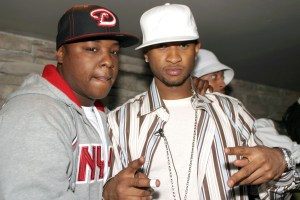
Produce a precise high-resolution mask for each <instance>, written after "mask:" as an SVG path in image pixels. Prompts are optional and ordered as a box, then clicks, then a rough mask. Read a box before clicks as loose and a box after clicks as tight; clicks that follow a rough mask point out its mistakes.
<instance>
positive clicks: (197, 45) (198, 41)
mask: <svg viewBox="0 0 300 200" xmlns="http://www.w3.org/2000/svg"><path fill="white" fill-rule="evenodd" d="M200 47H201V43H200V40H199V39H198V40H197V42H196V45H195V52H196V54H198V52H199V50H200Z"/></svg>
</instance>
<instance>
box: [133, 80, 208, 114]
mask: <svg viewBox="0 0 300 200" xmlns="http://www.w3.org/2000/svg"><path fill="white" fill-rule="evenodd" d="M212 102H213V101H212V100H210V99H209V98H207V97H206V96H202V95H199V94H196V93H195V92H193V96H192V99H191V103H192V106H193V108H194V109H204V110H206V108H207V104H210V103H212ZM160 108H164V109H166V106H165V104H164V102H163V100H162V98H161V97H160V95H159V92H158V89H157V87H156V84H155V81H154V79H153V80H152V83H151V85H150V89H149V90H148V91H147V92H146V95H145V98H144V100H143V102H142V104H141V111H140V113H139V115H140V116H143V115H147V114H149V113H151V112H153V111H156V110H158V109H160Z"/></svg>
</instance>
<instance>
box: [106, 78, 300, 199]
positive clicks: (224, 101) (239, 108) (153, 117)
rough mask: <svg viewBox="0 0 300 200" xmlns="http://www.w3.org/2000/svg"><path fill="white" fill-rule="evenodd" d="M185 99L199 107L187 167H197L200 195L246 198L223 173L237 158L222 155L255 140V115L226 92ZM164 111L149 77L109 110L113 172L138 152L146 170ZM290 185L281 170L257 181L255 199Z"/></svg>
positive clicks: (292, 178)
mask: <svg viewBox="0 0 300 200" xmlns="http://www.w3.org/2000/svg"><path fill="white" fill-rule="evenodd" d="M191 104H192V106H193V108H194V109H196V110H199V111H198V119H199V120H198V124H197V140H196V141H197V143H196V145H197V157H198V159H197V169H193V170H197V174H198V179H197V180H198V181H197V182H198V186H197V187H198V193H199V195H200V199H214V200H217V199H222V200H224V199H248V193H247V187H246V186H236V187H234V188H229V187H228V186H227V180H228V179H229V177H230V176H231V175H233V174H234V173H236V172H237V171H238V169H237V168H236V167H235V166H233V164H232V162H233V161H234V160H236V159H240V157H238V156H232V155H231V156H228V155H226V154H225V153H224V148H225V147H234V146H255V145H257V144H256V143H255V136H254V134H253V131H254V120H255V119H254V118H253V117H252V115H251V114H250V113H249V112H248V111H247V110H246V109H245V108H244V106H243V105H242V104H241V102H239V101H238V100H237V99H235V98H233V97H229V96H226V95H221V94H206V95H205V96H200V95H196V94H194V95H193V97H192V100H191ZM168 115H169V113H168V110H167V109H166V107H165V105H164V103H163V101H162V99H161V98H160V96H159V93H158V91H157V87H156V85H155V82H154V81H153V82H152V84H151V86H150V90H149V91H147V92H144V93H142V94H140V95H137V96H136V97H135V98H133V99H130V100H129V101H127V102H126V103H125V104H124V105H122V106H120V107H118V108H116V109H115V110H113V111H112V112H110V113H109V115H108V124H109V129H110V137H111V139H112V142H113V148H114V154H115V159H113V164H112V165H113V171H112V173H113V175H115V174H117V173H118V172H119V171H120V170H122V169H124V168H126V167H127V165H128V163H129V162H130V161H132V160H134V159H137V158H139V157H140V156H142V155H144V156H145V157H146V162H145V164H144V166H143V171H144V172H145V173H146V174H149V171H151V164H152V158H153V155H154V154H155V150H156V147H157V144H158V142H159V141H160V140H161V136H160V135H159V134H157V133H158V132H159V130H160V129H163V128H164V125H165V124H166V123H167V120H168ZM186 156H190V155H186ZM174 159H176V158H174ZM166 167H167V166H166ZM278 183H279V184H278ZM293 187H295V176H294V171H291V172H289V173H284V174H283V175H282V177H281V179H280V180H278V182H275V181H272V182H271V183H267V184H263V185H261V186H260V187H259V190H258V191H259V195H260V198H261V199H279V198H282V197H283V196H284V192H285V191H287V190H289V189H291V188H293Z"/></svg>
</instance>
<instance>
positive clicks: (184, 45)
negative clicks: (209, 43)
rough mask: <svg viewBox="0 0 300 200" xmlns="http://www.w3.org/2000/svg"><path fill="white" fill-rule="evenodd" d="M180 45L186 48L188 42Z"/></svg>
mask: <svg viewBox="0 0 300 200" xmlns="http://www.w3.org/2000/svg"><path fill="white" fill-rule="evenodd" d="M180 46H181V47H182V48H186V47H188V46H189V44H186V43H183V44H181V45H180Z"/></svg>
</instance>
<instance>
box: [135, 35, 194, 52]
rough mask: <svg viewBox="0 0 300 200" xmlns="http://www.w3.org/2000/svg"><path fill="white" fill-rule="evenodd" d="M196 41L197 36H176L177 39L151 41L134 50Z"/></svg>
mask: <svg viewBox="0 0 300 200" xmlns="http://www.w3.org/2000/svg"><path fill="white" fill-rule="evenodd" d="M197 39H199V37H198V36H178V37H168V38H160V39H157V40H151V41H148V42H145V43H143V44H142V45H140V46H138V47H137V48H135V50H138V49H141V48H144V47H148V46H151V45H155V44H161V43H166V42H182V41H189V40H197Z"/></svg>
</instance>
